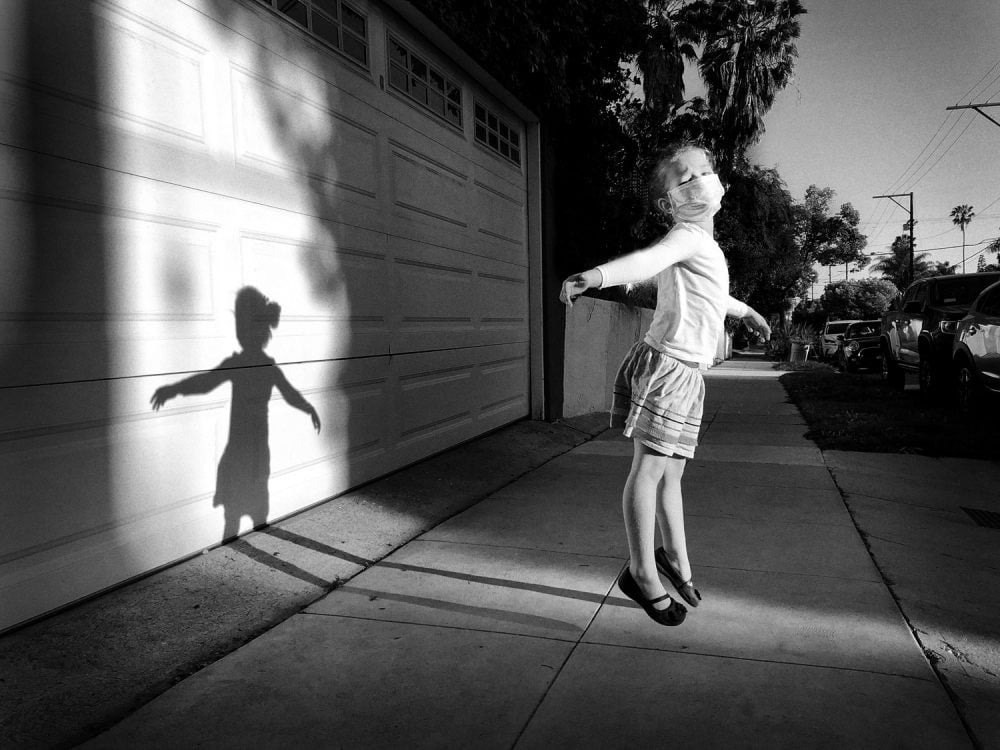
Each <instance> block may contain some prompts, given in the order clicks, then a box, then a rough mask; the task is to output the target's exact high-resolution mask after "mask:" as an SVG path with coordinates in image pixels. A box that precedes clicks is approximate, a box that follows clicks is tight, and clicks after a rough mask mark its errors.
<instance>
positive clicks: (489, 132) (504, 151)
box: [475, 102, 521, 166]
mask: <svg viewBox="0 0 1000 750" xmlns="http://www.w3.org/2000/svg"><path fill="white" fill-rule="evenodd" d="M475 111H476V141H477V142H479V143H481V144H483V145H484V146H486V148H488V149H490V150H491V151H495V152H496V153H498V154H500V155H501V156H502V157H504V158H505V159H508V160H509V161H512V162H514V163H515V164H517V165H518V166H520V165H521V134H520V133H519V132H518V131H517V130H516V129H515V128H513V127H512V126H511V125H510V123H508V122H507V121H506V120H504V119H503V118H502V117H500V116H499V115H497V114H496V113H495V112H491V111H490V110H489V109H487V108H486V107H485V106H483V105H482V104H480V103H479V102H476V106H475Z"/></svg>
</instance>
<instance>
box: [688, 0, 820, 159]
mask: <svg viewBox="0 0 1000 750" xmlns="http://www.w3.org/2000/svg"><path fill="white" fill-rule="evenodd" d="M685 12H686V13H687V14H688V15H689V18H690V19H691V21H690V22H691V25H692V26H693V27H695V28H696V29H698V30H700V31H701V39H700V41H701V42H702V54H701V59H700V60H699V63H698V69H699V72H700V73H701V77H702V80H703V81H704V82H705V85H706V87H707V89H708V104H709V109H710V110H711V111H712V112H713V114H714V115H715V117H716V118H717V120H718V128H719V131H720V132H719V140H720V142H719V143H718V144H715V145H716V149H717V151H718V152H719V153H718V156H719V157H720V158H721V160H722V161H723V162H728V163H733V162H734V161H735V160H736V159H738V158H739V156H741V155H742V154H743V153H744V152H745V151H746V149H747V148H749V147H750V146H751V145H753V144H754V143H755V142H756V141H757V140H758V139H759V138H760V135H761V134H762V133H763V132H764V115H765V114H766V113H767V112H768V110H770V108H771V106H772V105H773V104H774V99H775V96H776V95H777V94H778V92H779V91H781V90H782V89H783V88H784V87H785V86H786V85H787V84H788V83H789V81H791V79H792V69H793V67H794V58H795V57H796V56H797V55H798V52H797V50H796V49H795V44H794V43H793V40H795V39H797V38H798V36H799V30H800V29H799V22H798V20H797V19H798V16H800V15H802V14H804V13H805V12H806V11H805V8H804V7H803V6H802V3H801V2H800V0H731V1H730V2H707V1H706V0H697V1H696V2H694V3H692V4H691V5H689V6H687V7H686V8H685Z"/></svg>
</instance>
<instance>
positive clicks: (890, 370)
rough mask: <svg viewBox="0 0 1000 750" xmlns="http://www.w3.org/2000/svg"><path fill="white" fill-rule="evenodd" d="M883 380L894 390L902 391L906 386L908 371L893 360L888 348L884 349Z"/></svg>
mask: <svg viewBox="0 0 1000 750" xmlns="http://www.w3.org/2000/svg"><path fill="white" fill-rule="evenodd" d="M882 382H883V383H885V384H886V385H887V386H889V387H890V388H892V389H893V390H894V391H901V390H903V389H904V388H905V387H906V373H904V372H903V371H902V370H901V369H899V365H897V364H896V363H895V362H893V361H892V356H891V355H890V354H889V352H888V351H887V350H886V349H883V350H882Z"/></svg>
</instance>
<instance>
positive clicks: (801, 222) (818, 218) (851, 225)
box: [797, 185, 868, 269]
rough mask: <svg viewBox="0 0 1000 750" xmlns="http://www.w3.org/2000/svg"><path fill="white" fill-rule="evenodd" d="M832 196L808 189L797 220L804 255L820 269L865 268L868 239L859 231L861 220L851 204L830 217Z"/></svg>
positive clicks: (824, 190) (828, 191) (827, 191)
mask: <svg viewBox="0 0 1000 750" xmlns="http://www.w3.org/2000/svg"><path fill="white" fill-rule="evenodd" d="M835 194H836V193H834V191H833V189H831V188H828V187H827V188H820V187H817V186H816V185H810V186H809V187H808V188H806V195H805V200H804V201H803V203H802V204H801V209H800V211H799V219H798V227H797V230H798V237H799V242H800V243H801V245H802V248H803V251H804V252H805V253H806V254H807V255H808V256H809V257H810V258H812V260H813V261H814V262H817V263H819V264H820V265H823V266H834V265H839V264H841V263H843V264H844V265H845V266H847V264H849V263H854V264H855V265H856V266H857V268H858V269H861V268H864V267H865V266H866V265H868V256H866V255H865V254H864V249H865V247H867V245H868V238H867V237H866V236H865V235H863V234H861V232H860V231H859V229H858V225H859V224H860V221H861V217H860V215H859V214H858V212H857V210H856V209H855V208H854V206H852V205H851V204H850V203H844V204H843V205H841V207H840V210H839V211H838V212H837V213H836V214H833V215H830V213H829V211H830V203H831V201H832V200H833V197H834V195H835Z"/></svg>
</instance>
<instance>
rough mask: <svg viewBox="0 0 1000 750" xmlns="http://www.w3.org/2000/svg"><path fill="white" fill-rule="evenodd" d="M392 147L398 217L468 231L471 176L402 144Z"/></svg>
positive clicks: (391, 169) (452, 230)
mask: <svg viewBox="0 0 1000 750" xmlns="http://www.w3.org/2000/svg"><path fill="white" fill-rule="evenodd" d="M390 146H391V151H390V153H391V163H390V175H391V185H392V202H393V205H394V206H395V208H396V213H397V215H400V216H403V217H405V218H407V219H409V220H413V221H417V222H421V223H429V224H430V225H431V226H435V227H438V228H439V229H447V230H449V231H451V232H455V231H459V230H464V229H465V228H466V227H468V220H469V205H468V175H467V174H465V173H463V172H461V171H459V170H456V169H452V168H451V167H449V166H448V165H446V164H444V163H443V162H442V161H440V160H439V159H434V158H432V157H430V156H429V155H427V154H423V153H420V152H418V151H416V150H413V149H410V148H408V147H406V146H403V145H402V144H400V143H398V142H391V143H390Z"/></svg>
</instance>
